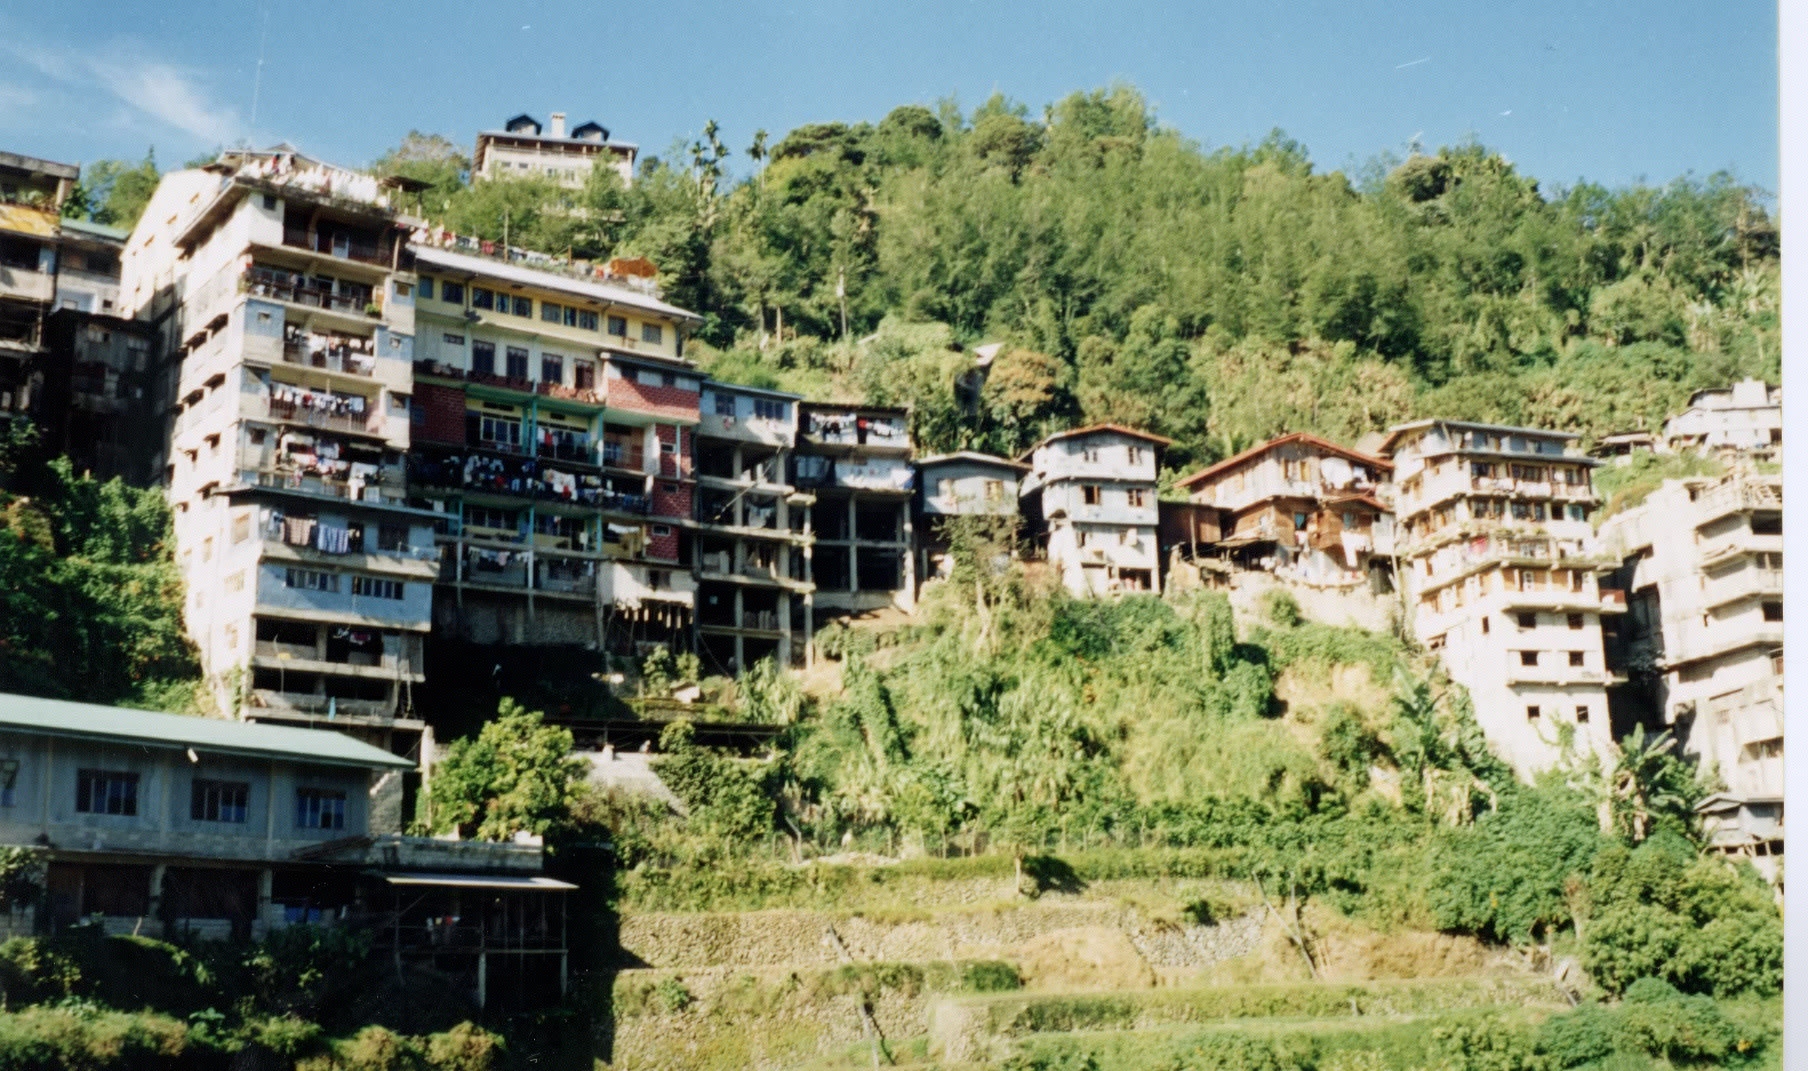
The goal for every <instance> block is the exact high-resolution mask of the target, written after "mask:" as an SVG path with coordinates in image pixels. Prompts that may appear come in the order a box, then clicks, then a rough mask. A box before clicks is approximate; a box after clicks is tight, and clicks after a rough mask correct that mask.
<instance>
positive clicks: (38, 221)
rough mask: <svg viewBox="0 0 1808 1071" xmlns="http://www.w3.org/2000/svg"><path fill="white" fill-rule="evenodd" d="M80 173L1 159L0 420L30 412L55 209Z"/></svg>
mask: <svg viewBox="0 0 1808 1071" xmlns="http://www.w3.org/2000/svg"><path fill="white" fill-rule="evenodd" d="M79 174H80V171H79V169H78V168H76V167H74V166H73V165H70V164H58V163H53V162H51V161H49V160H39V159H36V158H34V157H30V156H19V155H17V154H14V153H0V415H4V414H23V413H28V412H30V410H31V408H32V401H33V399H32V392H33V384H34V381H35V380H36V379H37V378H38V377H37V375H36V373H37V363H38V361H39V358H40V357H41V356H42V355H43V353H44V317H45V316H46V315H48V313H49V312H50V310H51V309H52V308H53V307H54V304H55V300H56V293H57V243H58V240H59V236H60V228H59V220H58V209H59V208H60V207H61V206H62V203H63V199H64V198H65V197H67V196H68V195H69V191H70V190H71V189H72V188H73V187H74V185H75V180H76V177H77V176H78V175H79Z"/></svg>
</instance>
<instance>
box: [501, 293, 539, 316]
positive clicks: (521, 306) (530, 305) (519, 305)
mask: <svg viewBox="0 0 1808 1071" xmlns="http://www.w3.org/2000/svg"><path fill="white" fill-rule="evenodd" d="M500 296H501V295H498V297H500ZM509 304H510V308H509V311H510V312H512V313H514V314H515V315H516V316H521V317H530V316H532V315H533V314H534V299H533V298H525V297H522V296H521V295H519V294H516V295H515V296H513V297H511V298H509ZM498 311H501V310H498Z"/></svg>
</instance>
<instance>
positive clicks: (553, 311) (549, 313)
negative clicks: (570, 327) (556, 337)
mask: <svg viewBox="0 0 1808 1071" xmlns="http://www.w3.org/2000/svg"><path fill="white" fill-rule="evenodd" d="M540 319H542V320H545V321H546V322H547V323H549V324H556V323H561V322H563V320H564V306H562V305H554V304H553V303H552V302H550V301H542V302H540Z"/></svg>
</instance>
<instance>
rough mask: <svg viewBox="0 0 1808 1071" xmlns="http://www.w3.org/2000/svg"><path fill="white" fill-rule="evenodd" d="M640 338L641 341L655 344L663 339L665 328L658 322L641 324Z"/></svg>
mask: <svg viewBox="0 0 1808 1071" xmlns="http://www.w3.org/2000/svg"><path fill="white" fill-rule="evenodd" d="M640 340H641V341H642V342H651V343H652V344H653V345H655V346H657V345H659V344H660V343H662V342H664V341H665V328H663V327H661V326H659V325H658V324H641V325H640Z"/></svg>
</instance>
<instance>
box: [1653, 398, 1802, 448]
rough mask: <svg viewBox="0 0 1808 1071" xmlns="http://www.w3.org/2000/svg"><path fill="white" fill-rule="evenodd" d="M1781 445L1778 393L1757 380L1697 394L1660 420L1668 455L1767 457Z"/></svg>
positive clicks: (1780, 404)
mask: <svg viewBox="0 0 1808 1071" xmlns="http://www.w3.org/2000/svg"><path fill="white" fill-rule="evenodd" d="M1782 443H1783V390H1782V388H1781V387H1772V386H1768V385H1766V384H1765V383H1764V381H1763V380H1759V379H1743V380H1740V381H1739V382H1737V383H1735V384H1733V385H1732V386H1731V387H1729V388H1717V389H1713V390H1698V391H1696V392H1695V393H1694V394H1693V395H1691V396H1690V397H1689V407H1688V408H1687V409H1685V410H1683V411H1682V412H1680V413H1678V414H1676V415H1675V416H1673V417H1671V418H1670V419H1669V420H1666V421H1664V444H1665V446H1666V448H1668V449H1670V450H1672V451H1683V450H1694V451H1700V452H1702V453H1713V452H1719V451H1734V452H1739V453H1746V454H1751V455H1755V456H1764V457H1768V456H1770V455H1771V454H1772V453H1774V452H1776V451H1777V450H1779V449H1781V448H1782Z"/></svg>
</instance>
